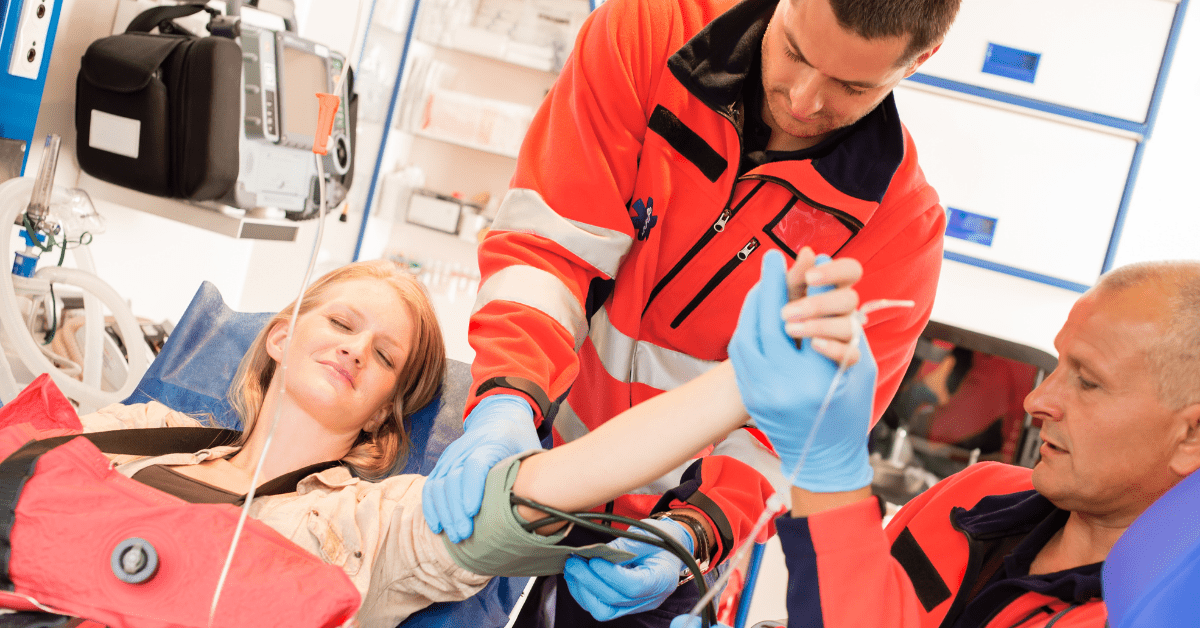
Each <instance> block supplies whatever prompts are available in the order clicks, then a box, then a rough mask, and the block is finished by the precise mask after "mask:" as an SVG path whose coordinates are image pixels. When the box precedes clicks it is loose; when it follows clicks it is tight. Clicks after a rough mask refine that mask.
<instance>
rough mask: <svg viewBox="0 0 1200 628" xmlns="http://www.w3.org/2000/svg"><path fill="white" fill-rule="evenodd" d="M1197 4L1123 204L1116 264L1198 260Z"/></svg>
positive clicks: (1199, 127) (1199, 8)
mask: <svg viewBox="0 0 1200 628" xmlns="http://www.w3.org/2000/svg"><path fill="white" fill-rule="evenodd" d="M1198 77H1200V4H1197V3H1194V2H1193V3H1191V4H1189V6H1188V12H1187V15H1185V16H1184V21H1183V30H1182V32H1181V34H1180V37H1179V46H1178V48H1177V49H1176V51H1175V61H1174V63H1172V65H1171V74H1170V77H1169V79H1168V80H1167V84H1166V88H1165V91H1164V92H1163V101H1162V108H1161V109H1160V110H1159V112H1158V123H1157V124H1156V125H1155V128H1154V135H1153V136H1152V137H1151V138H1150V141H1149V143H1148V144H1147V145H1146V152H1145V157H1144V159H1143V160H1142V168H1141V173H1140V174H1139V175H1138V179H1137V186H1136V187H1135V188H1134V192H1133V196H1132V197H1131V201H1130V204H1129V211H1128V214H1127V217H1126V221H1125V229H1124V232H1123V233H1122V236H1121V242H1120V246H1119V247H1118V248H1117V255H1116V258H1115V260H1114V263H1115V265H1116V266H1121V265H1124V264H1131V263H1133V262H1139V261H1147V260H1161V259H1177V258H1183V259H1200V193H1197V188H1196V182H1197V181H1198V180H1200V116H1198V115H1197V113H1196V112H1197V107H1198V106H1200V78H1198Z"/></svg>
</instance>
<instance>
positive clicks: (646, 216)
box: [629, 198, 658, 240]
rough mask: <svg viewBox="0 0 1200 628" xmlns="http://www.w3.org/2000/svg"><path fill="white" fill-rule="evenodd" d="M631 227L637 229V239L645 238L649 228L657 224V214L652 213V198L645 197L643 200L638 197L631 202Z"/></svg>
mask: <svg viewBox="0 0 1200 628" xmlns="http://www.w3.org/2000/svg"><path fill="white" fill-rule="evenodd" d="M629 219H630V220H632V221H633V228H634V229H637V239H639V240H645V239H646V238H649V237H650V230H651V229H653V228H654V225H657V224H658V216H655V215H654V199H653V198H647V199H646V201H645V202H642V199H638V200H636V201H634V203H633V215H631V216H630V217H629Z"/></svg>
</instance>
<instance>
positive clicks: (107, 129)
mask: <svg viewBox="0 0 1200 628" xmlns="http://www.w3.org/2000/svg"><path fill="white" fill-rule="evenodd" d="M141 137H142V121H141V120H134V119H133V118H122V117H121V116H115V115H113V114H111V113H107V112H104V111H100V110H98V109H92V124H91V129H90V132H89V133H88V146H91V147H92V148H95V149H98V150H105V151H108V152H110V153H116V154H118V155H124V156H126V157H131V158H133V159H137V157H138V147H139V145H140V142H141Z"/></svg>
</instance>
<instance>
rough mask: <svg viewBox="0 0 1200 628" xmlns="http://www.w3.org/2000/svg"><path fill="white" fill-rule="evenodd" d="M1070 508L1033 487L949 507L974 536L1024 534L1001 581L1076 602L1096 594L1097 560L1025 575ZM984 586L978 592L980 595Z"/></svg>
mask: <svg viewBox="0 0 1200 628" xmlns="http://www.w3.org/2000/svg"><path fill="white" fill-rule="evenodd" d="M1069 516H1070V513H1069V512H1068V511H1066V510H1062V509H1060V508H1058V507H1057V506H1055V505H1054V504H1052V503H1050V500H1048V499H1046V498H1045V497H1043V496H1042V495H1041V494H1040V493H1038V492H1037V491H1032V490H1031V491H1022V492H1020V493H1010V494H1007V495H990V496H988V497H984V498H983V499H981V500H979V503H977V504H976V505H975V507H974V508H972V509H970V510H963V509H961V508H957V509H955V510H954V511H953V512H952V514H951V517H952V520H953V523H954V525H955V527H957V528H958V529H960V530H962V531H964V532H966V533H968V534H970V535H971V536H972V537H974V538H976V539H983V540H988V539H996V538H1000V537H1005V536H1013V535H1021V536H1023V537H1024V538H1023V539H1022V541H1021V542H1020V543H1019V544H1018V545H1017V547H1016V548H1014V549H1013V550H1012V552H1010V553H1009V555H1008V556H1006V557H1005V559H1004V567H1005V571H1006V573H1007V574H1008V576H1007V580H1006V581H1005V584H1004V586H1008V587H1015V588H1016V589H1019V590H1023V591H1032V592H1035V593H1041V594H1043V595H1049V596H1053V597H1056V598H1058V599H1060V600H1063V601H1065V602H1070V603H1077V604H1082V603H1084V602H1087V601H1088V600H1091V599H1094V598H1098V597H1101V589H1100V570H1101V568H1102V566H1103V563H1094V564H1091V565H1082V566H1080V567H1075V568H1073V569H1067V570H1065V571H1060V572H1056V573H1053V574H1046V575H1040V576H1031V575H1029V566H1030V565H1031V564H1032V563H1033V559H1034V558H1035V557H1036V556H1037V554H1038V552H1040V551H1041V549H1042V548H1043V547H1045V545H1046V543H1047V542H1049V541H1050V538H1051V537H1053V536H1054V535H1055V534H1056V533H1057V532H1058V530H1059V529H1060V528H1062V527H1063V525H1064V524H1065V523H1066V521H1067V518H1068V517H1069ZM985 594H987V591H986V590H985V591H984V592H981V593H980V596H983V595H985Z"/></svg>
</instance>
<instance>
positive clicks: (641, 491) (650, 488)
mask: <svg viewBox="0 0 1200 628" xmlns="http://www.w3.org/2000/svg"><path fill="white" fill-rule="evenodd" d="M695 462H696V461H695V460H688V461H687V462H685V463H683V464H681V465H679V466H678V467H675V468H674V469H671V470H670V471H667V472H666V473H665V474H663V476H662V477H660V478H658V479H657V480H654V481H653V482H651V483H649V484H647V485H645V486H643V487H641V488H635V489H633V490H632V491H629V494H630V495H662V494H663V493H666V492H667V491H669V490H671V489H673V488H675V487H677V486H679V482H680V481H681V480H682V479H683V472H684V471H687V468H688V467H690V466H692V465H693V464H695Z"/></svg>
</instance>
